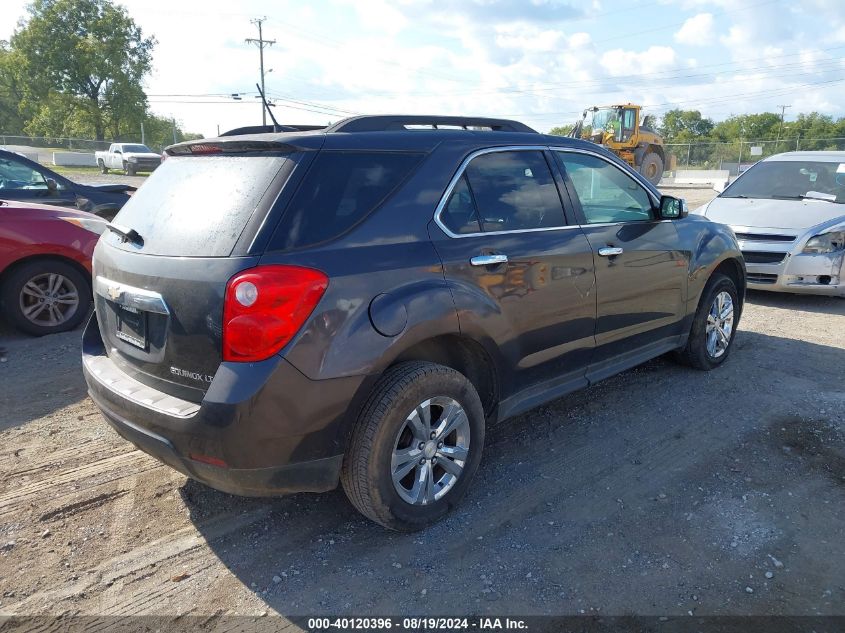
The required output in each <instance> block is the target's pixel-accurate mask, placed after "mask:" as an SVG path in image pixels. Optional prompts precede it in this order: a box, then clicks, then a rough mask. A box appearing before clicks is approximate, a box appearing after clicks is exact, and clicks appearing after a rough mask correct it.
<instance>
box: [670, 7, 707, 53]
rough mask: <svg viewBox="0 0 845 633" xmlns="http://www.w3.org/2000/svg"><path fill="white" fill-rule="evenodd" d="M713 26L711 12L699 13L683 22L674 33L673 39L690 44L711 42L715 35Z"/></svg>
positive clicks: (700, 44) (701, 44) (698, 44)
mask: <svg viewBox="0 0 845 633" xmlns="http://www.w3.org/2000/svg"><path fill="white" fill-rule="evenodd" d="M714 26H715V22H714V20H713V14H712V13H699V14H698V15H695V16H693V17H691V18H689V19H688V20H687V21H686V22H684V24H683V26H681V28H680V29H679V30H678V31H677V32H676V33H675V41H676V42H679V43H681V44H689V45H691V46H705V45H707V44H711V43H712V42H713V39H714V37H715V35H716V34H715V28H714Z"/></svg>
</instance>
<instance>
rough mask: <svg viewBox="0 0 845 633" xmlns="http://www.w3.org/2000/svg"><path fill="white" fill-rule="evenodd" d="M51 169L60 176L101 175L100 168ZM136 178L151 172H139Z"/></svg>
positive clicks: (119, 173) (116, 172)
mask: <svg viewBox="0 0 845 633" xmlns="http://www.w3.org/2000/svg"><path fill="white" fill-rule="evenodd" d="M47 166H48V167H49V168H50V169H52V170H53V171H54V172H56V173H58V174H62V175H63V176H77V175H89V174H99V173H100V168H99V167H89V166H84V165H81V166H78V167H77V166H66V165H47ZM109 173H110V174H114V175H116V176H122V175H123V172H122V171H121V170H119V169H110V170H109ZM135 175H136V176H141V177H143V178H146V177H147V176H149V175H150V172H137V173H136V174H135Z"/></svg>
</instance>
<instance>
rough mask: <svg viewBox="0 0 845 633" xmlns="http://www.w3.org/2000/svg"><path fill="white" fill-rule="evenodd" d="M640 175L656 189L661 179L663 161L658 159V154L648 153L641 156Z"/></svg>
mask: <svg viewBox="0 0 845 633" xmlns="http://www.w3.org/2000/svg"><path fill="white" fill-rule="evenodd" d="M640 173H641V174H642V175H643V176H645V178H646V180H648V181H649V182H650V183H651V184H653V185H654V186H655V187H656V186H657V185H658V183H659V182H660V179H661V178H663V159H662V158H660V154H657V153H655V152H650V153H648V154H646V155H645V156H643V162H642V163H641V164H640Z"/></svg>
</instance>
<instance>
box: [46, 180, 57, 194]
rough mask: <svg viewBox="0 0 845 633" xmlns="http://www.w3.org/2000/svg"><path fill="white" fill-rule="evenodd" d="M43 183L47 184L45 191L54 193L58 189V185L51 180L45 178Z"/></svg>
mask: <svg viewBox="0 0 845 633" xmlns="http://www.w3.org/2000/svg"><path fill="white" fill-rule="evenodd" d="M45 182H46V183H47V191H55V190H56V189H58V188H59V184H58V183H57V182H56V181H55V180H53V179H52V178H47V180H46V181H45Z"/></svg>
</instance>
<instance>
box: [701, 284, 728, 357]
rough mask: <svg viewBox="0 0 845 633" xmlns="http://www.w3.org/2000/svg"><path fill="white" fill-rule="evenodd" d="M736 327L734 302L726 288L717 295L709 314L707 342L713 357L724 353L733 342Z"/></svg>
mask: <svg viewBox="0 0 845 633" xmlns="http://www.w3.org/2000/svg"><path fill="white" fill-rule="evenodd" d="M733 327H734V302H733V299H732V298H731V295H730V293H729V292H725V291H724V290H723V291H722V292H720V293H719V294H717V295H716V297H715V298H714V299H713V303H712V304H711V305H710V312H709V313H708V314H707V327H706V331H705V333H706V336H705V342H706V345H707V353H708V354H710V357H711V358H719V357H720V356H722V355H724V353H725V352H726V351H727V350H728V346H730V344H731V335H732V334H733Z"/></svg>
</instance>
